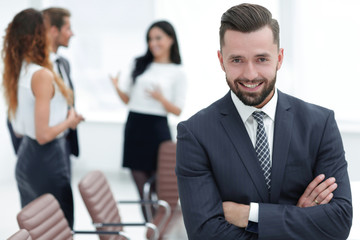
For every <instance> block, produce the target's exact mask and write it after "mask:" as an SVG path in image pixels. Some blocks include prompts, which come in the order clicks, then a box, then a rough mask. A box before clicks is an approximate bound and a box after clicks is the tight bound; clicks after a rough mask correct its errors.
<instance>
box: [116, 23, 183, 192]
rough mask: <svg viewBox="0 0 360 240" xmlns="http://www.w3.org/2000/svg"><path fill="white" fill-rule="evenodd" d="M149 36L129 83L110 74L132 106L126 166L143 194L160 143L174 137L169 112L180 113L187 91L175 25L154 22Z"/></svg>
mask: <svg viewBox="0 0 360 240" xmlns="http://www.w3.org/2000/svg"><path fill="white" fill-rule="evenodd" d="M146 40H147V44H148V49H147V52H146V53H145V55H144V56H141V57H138V58H136V59H135V66H134V69H133V71H132V74H131V81H129V84H128V86H127V87H125V89H120V88H119V87H118V77H112V78H111V79H112V82H113V85H114V87H115V88H116V91H117V93H118V94H119V96H120V98H121V99H122V101H123V102H124V103H126V104H128V106H129V115H128V119H127V123H126V126H125V140H124V156H123V166H124V167H127V168H130V169H131V174H132V177H133V179H134V181H135V183H136V186H137V189H138V191H139V194H140V197H141V198H142V197H143V194H142V193H143V186H144V184H145V182H146V181H147V180H148V179H149V178H151V177H152V176H154V175H155V173H156V166H157V151H158V147H159V145H160V143H161V142H163V141H166V140H171V135H170V129H169V126H168V121H167V115H168V113H172V114H175V115H180V113H181V110H182V107H183V106H184V102H185V93H186V78H185V74H184V72H183V69H182V65H181V57H180V52H179V45H178V41H177V38H176V33H175V30H174V28H173V26H172V25H171V24H170V23H169V22H167V21H159V22H155V23H153V24H152V25H151V26H150V27H149V30H148V31H147V35H146Z"/></svg>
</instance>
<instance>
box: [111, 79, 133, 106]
mask: <svg viewBox="0 0 360 240" xmlns="http://www.w3.org/2000/svg"><path fill="white" fill-rule="evenodd" d="M119 75H120V74H117V75H116V76H115V77H112V76H110V79H111V82H112V84H113V85H114V87H115V90H116V92H117V94H118V95H119V97H120V99H121V100H122V101H123V102H124V103H125V104H127V103H128V102H129V96H128V95H127V94H126V93H124V92H123V91H121V90H120V88H119V86H118V83H119Z"/></svg>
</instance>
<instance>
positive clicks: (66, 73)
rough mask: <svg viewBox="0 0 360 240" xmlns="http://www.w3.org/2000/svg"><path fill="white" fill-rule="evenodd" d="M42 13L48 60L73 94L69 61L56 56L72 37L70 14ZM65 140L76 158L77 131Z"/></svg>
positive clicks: (50, 10) (57, 10) (60, 11)
mask: <svg viewBox="0 0 360 240" xmlns="http://www.w3.org/2000/svg"><path fill="white" fill-rule="evenodd" d="M42 12H43V16H44V22H45V26H46V28H47V32H48V36H49V39H50V43H51V53H50V59H51V61H52V62H53V67H54V71H55V72H56V73H58V74H59V75H60V76H61V78H62V79H63V80H64V82H65V84H66V85H67V86H68V87H70V88H71V89H72V90H73V92H74V85H73V83H72V81H71V77H70V64H69V61H68V60H67V59H66V58H64V57H62V56H60V55H58V54H57V52H58V49H59V47H68V46H69V41H70V38H71V37H72V36H73V35H74V34H73V32H72V29H71V22H70V17H71V14H70V12H69V11H68V10H67V9H64V8H55V7H52V8H47V9H45V10H43V11H42ZM74 95H75V94H74ZM74 103H75V101H74ZM66 139H67V151H68V154H69V156H70V155H74V156H75V157H78V156H79V144H78V136H77V130H76V129H75V130H72V129H70V130H69V133H68V135H67V137H66ZM69 159H70V158H69ZM69 166H70V165H69Z"/></svg>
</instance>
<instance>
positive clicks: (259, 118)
mask: <svg viewBox="0 0 360 240" xmlns="http://www.w3.org/2000/svg"><path fill="white" fill-rule="evenodd" d="M264 114H265V113H264V112H263V111H261V112H260V111H255V112H253V114H252V115H253V117H254V119H255V120H256V122H257V123H258V124H260V123H263V119H264Z"/></svg>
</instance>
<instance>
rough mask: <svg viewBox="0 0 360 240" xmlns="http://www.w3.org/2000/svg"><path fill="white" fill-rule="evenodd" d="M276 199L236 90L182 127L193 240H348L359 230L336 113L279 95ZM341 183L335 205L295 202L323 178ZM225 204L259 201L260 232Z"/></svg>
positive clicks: (182, 172) (181, 173) (180, 146)
mask: <svg viewBox="0 0 360 240" xmlns="http://www.w3.org/2000/svg"><path fill="white" fill-rule="evenodd" d="M278 93H279V94H278V97H279V99H278V104H277V109H276V116H275V128H274V139H273V141H274V142H273V156H272V170H271V171H272V172H271V177H272V181H271V184H272V186H271V194H270V195H269V194H268V190H267V187H266V184H265V180H264V176H263V173H262V170H261V168H260V165H259V163H258V160H257V157H256V152H255V150H254V147H253V145H252V143H251V140H250V138H249V136H248V133H247V131H246V128H245V126H244V124H243V122H242V120H241V118H240V116H239V114H238V112H237V110H236V108H235V106H234V104H233V102H232V100H231V96H230V92H229V93H228V94H227V95H226V96H225V97H223V98H222V99H220V100H218V101H217V102H215V103H214V104H212V105H211V106H209V107H208V108H206V109H204V110H202V111H200V112H198V113H197V114H195V115H194V116H193V117H191V118H190V119H189V120H187V121H185V122H181V123H179V125H178V136H177V139H178V142H177V165H176V174H177V177H178V185H179V194H180V201H181V207H182V210H183V215H184V222H185V226H186V229H187V233H188V237H189V239H196V240H200V239H207V240H209V239H217V240H219V239H226V240H231V239H276V240H280V239H284V240H285V239H286V240H289V239H302V240H304V239H318V240H319V239H324V240H325V239H326V240H329V239H334V240H341V239H346V238H347V236H348V234H349V232H350V227H351V224H352V202H351V191H350V183H349V178H348V173H347V162H346V160H345V155H344V154H345V153H344V149H343V144H342V140H341V136H340V133H339V130H338V127H337V124H336V122H335V119H334V113H333V111H330V110H327V109H325V108H322V107H319V106H315V105H312V104H309V103H305V102H303V101H301V100H299V99H296V98H294V97H291V96H289V95H286V94H284V93H282V92H280V91H278ZM321 173H324V174H325V176H326V177H331V176H333V177H335V178H336V182H337V184H338V188H337V189H336V190H335V192H334V198H333V199H332V201H331V202H330V203H329V204H326V205H319V206H316V207H309V208H299V207H296V203H297V201H298V199H299V198H300V196H301V195H302V194H303V193H304V191H305V189H306V187H307V185H308V184H309V183H310V182H311V181H312V180H313V179H314V178H315V177H316V176H317V175H319V174H321ZM223 201H233V202H237V203H242V204H249V203H250V202H257V203H259V223H258V225H257V226H258V233H252V232H249V231H247V230H245V229H242V228H238V227H236V226H234V225H232V224H229V223H228V222H227V221H226V220H225V219H224V213H223V209H222V202H223Z"/></svg>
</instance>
